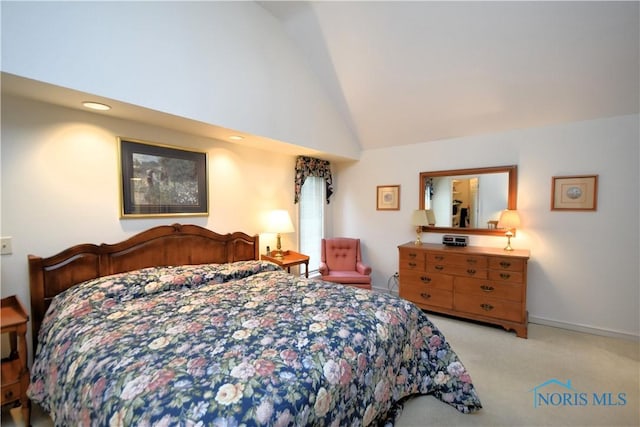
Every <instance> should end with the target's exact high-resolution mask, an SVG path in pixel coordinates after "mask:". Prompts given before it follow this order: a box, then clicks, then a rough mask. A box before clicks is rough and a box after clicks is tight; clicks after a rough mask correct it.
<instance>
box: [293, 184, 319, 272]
mask: <svg viewBox="0 0 640 427" xmlns="http://www.w3.org/2000/svg"><path fill="white" fill-rule="evenodd" d="M324 194H325V179H324V178H320V177H316V176H309V177H307V179H306V180H305V181H304V184H303V185H302V188H301V191H300V202H299V204H298V216H299V227H300V233H299V234H300V252H302V253H303V254H305V255H309V270H310V272H317V271H318V267H319V265H320V241H321V240H322V238H323V237H324V214H325V208H324V206H325V202H324V199H325V197H324Z"/></svg>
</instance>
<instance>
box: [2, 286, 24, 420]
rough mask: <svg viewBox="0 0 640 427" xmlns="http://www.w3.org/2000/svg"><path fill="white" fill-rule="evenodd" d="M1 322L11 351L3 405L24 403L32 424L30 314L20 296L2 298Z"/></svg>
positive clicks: (6, 364)
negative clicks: (28, 335)
mask: <svg viewBox="0 0 640 427" xmlns="http://www.w3.org/2000/svg"><path fill="white" fill-rule="evenodd" d="M0 302H1V311H0V323H1V324H2V330H1V333H2V334H9V344H10V348H11V353H10V354H9V356H8V357H7V358H6V359H2V380H1V382H2V396H1V398H0V400H1V404H2V405H3V406H4V405H5V404H7V403H12V402H18V401H19V402H20V404H21V405H22V419H23V420H24V424H25V426H28V425H29V422H30V416H31V406H30V402H29V399H27V387H28V386H29V369H28V368H27V340H26V337H27V322H28V321H29V316H28V315H27V311H26V310H25V309H24V306H23V305H22V303H21V302H20V300H19V299H18V298H17V297H16V296H10V297H7V298H2V300H1V301H0Z"/></svg>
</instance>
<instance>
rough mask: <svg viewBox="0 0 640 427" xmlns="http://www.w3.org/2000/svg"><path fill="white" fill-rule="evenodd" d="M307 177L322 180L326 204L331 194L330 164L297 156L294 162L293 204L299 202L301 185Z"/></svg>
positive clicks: (325, 161)
mask: <svg viewBox="0 0 640 427" xmlns="http://www.w3.org/2000/svg"><path fill="white" fill-rule="evenodd" d="M308 176H317V177H319V178H324V181H325V185H326V198H327V204H328V203H329V198H330V197H331V195H332V194H333V180H332V178H331V163H329V161H327V160H320V159H314V158H313V157H306V156H298V159H297V160H296V178H295V193H296V194H295V200H294V203H298V202H299V201H300V192H301V191H302V184H304V181H305V179H307V177H308Z"/></svg>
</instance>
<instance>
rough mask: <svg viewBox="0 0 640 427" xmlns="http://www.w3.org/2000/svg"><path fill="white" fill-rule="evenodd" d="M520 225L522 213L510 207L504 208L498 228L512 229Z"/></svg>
mask: <svg viewBox="0 0 640 427" xmlns="http://www.w3.org/2000/svg"><path fill="white" fill-rule="evenodd" d="M518 227H520V215H518V211H515V210H509V209H505V210H503V211H502V213H501V214H500V219H499V220H498V228H504V229H507V230H512V229H514V228H518Z"/></svg>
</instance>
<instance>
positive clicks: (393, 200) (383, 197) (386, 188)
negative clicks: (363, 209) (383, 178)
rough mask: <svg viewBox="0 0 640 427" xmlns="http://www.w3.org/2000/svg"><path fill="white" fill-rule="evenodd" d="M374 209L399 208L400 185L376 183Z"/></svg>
mask: <svg viewBox="0 0 640 427" xmlns="http://www.w3.org/2000/svg"><path fill="white" fill-rule="evenodd" d="M376 209H377V210H379V211H397V210H400V186H399V185H378V187H377V194H376Z"/></svg>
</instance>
